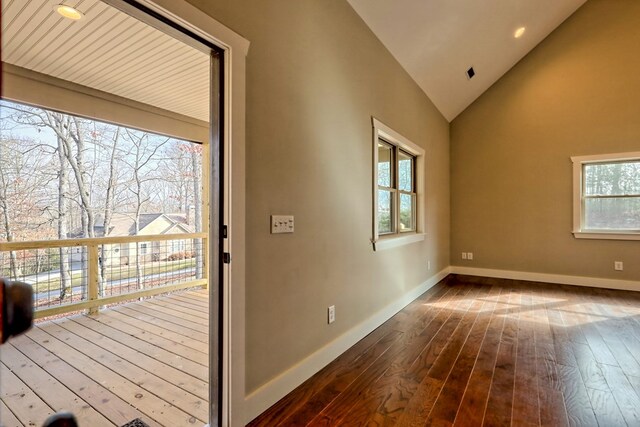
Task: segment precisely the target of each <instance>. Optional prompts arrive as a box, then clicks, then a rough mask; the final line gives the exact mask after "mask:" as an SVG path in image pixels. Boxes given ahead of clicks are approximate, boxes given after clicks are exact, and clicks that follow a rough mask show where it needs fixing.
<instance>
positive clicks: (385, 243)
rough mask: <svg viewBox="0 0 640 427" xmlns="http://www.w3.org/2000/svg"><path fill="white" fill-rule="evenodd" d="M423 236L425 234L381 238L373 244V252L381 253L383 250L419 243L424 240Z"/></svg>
mask: <svg viewBox="0 0 640 427" xmlns="http://www.w3.org/2000/svg"><path fill="white" fill-rule="evenodd" d="M424 236H425V233H413V234H408V235H406V236H390V237H381V238H380V239H379V240H378V241H376V242H373V250H374V251H382V250H385V249H391V248H397V247H398V246H404V245H408V244H410V243H415V242H421V241H423V240H424Z"/></svg>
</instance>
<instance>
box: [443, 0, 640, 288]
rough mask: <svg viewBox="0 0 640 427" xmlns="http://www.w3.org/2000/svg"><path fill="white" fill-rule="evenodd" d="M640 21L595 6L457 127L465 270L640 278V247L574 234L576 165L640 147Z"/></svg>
mask: <svg viewBox="0 0 640 427" xmlns="http://www.w3.org/2000/svg"><path fill="white" fill-rule="evenodd" d="M639 23H640V2H638V1H637V0H616V1H611V0H590V1H589V2H587V3H586V4H585V5H584V6H583V7H582V8H581V9H579V10H578V11H577V12H576V13H575V14H574V15H573V16H572V17H570V18H569V19H568V20H567V21H566V22H565V23H564V24H563V25H562V26H560V27H559V28H558V29H557V30H556V31H555V32H553V33H552V34H551V35H550V36H549V37H548V38H547V39H546V40H544V41H543V42H542V43H541V44H540V45H539V46H538V47H537V48H536V49H535V50H533V51H532V52H531V53H530V54H529V55H528V56H526V57H525V58H524V59H523V60H522V61H520V63H519V64H517V65H516V66H515V67H514V68H513V69H512V70H511V71H509V72H508V73H507V74H506V75H505V76H504V77H503V78H502V79H501V80H499V81H498V82H497V83H496V84H494V85H493V87H491V89H489V90H488V91H487V92H486V93H485V94H484V95H482V96H481V97H480V98H479V99H478V100H477V101H476V102H475V103H474V104H472V105H471V106H470V107H469V108H468V109H467V110H466V111H464V112H463V113H462V114H461V115H460V116H458V117H457V118H456V119H455V120H454V121H453V122H452V124H451V192H452V199H451V201H452V204H451V210H452V216H451V218H452V223H451V230H452V232H451V253H452V256H451V257H452V263H453V264H454V265H460V266H466V267H483V268H493V269H504V270H516V271H528V272H542V273H552V274H564V275H575V276H591V277H603V278H615V279H626V280H640V242H638V241H611V240H610V241H605V240H576V239H574V237H573V235H572V234H571V230H572V205H571V203H572V181H571V179H572V175H571V171H572V169H571V161H570V160H569V157H570V156H576V155H590V154H603V153H619V152H630V151H638V150H639V149H640V77H638V70H639V69H640V55H639V50H638V49H639V46H640V25H638V24H639ZM463 251H468V252H473V253H474V259H473V261H462V260H461V259H460V253H461V252H463ZM614 260H620V261H624V262H625V270H624V271H622V272H618V271H614V269H613V262H614Z"/></svg>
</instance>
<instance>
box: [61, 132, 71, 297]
mask: <svg viewBox="0 0 640 427" xmlns="http://www.w3.org/2000/svg"><path fill="white" fill-rule="evenodd" d="M58 160H59V162H60V169H59V171H58V239H66V238H67V235H68V233H69V230H68V229H67V225H68V222H67V216H68V215H69V199H70V196H69V172H68V170H67V165H66V160H67V158H66V156H65V147H64V142H63V141H62V138H60V137H59V136H58ZM59 255H60V300H61V301H62V300H64V299H65V297H66V296H67V293H68V292H69V291H71V286H72V284H71V273H70V271H69V248H68V247H63V248H60V249H59Z"/></svg>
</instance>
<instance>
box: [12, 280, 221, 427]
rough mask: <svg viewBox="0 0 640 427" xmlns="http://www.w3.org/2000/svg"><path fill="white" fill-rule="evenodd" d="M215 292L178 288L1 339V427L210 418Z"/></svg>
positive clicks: (154, 423) (182, 422)
mask: <svg viewBox="0 0 640 427" xmlns="http://www.w3.org/2000/svg"><path fill="white" fill-rule="evenodd" d="M208 307H209V303H208V293H207V291H206V290H197V291H187V292H179V293H174V294H172V295H170V296H165V297H156V298H152V299H148V300H145V301H143V302H134V303H129V304H126V305H122V306H117V307H112V308H110V309H105V310H103V311H101V312H100V313H99V314H98V315H96V316H74V317H69V318H65V319H61V320H55V321H49V322H44V323H41V324H39V325H37V326H36V327H34V328H33V329H31V330H30V331H29V332H28V333H27V334H26V335H24V336H20V337H16V338H15V339H12V340H11V341H9V342H8V343H5V344H3V345H2V347H0V361H1V363H0V425H2V426H4V427H21V426H41V425H42V423H43V421H44V420H45V419H46V418H47V417H48V416H49V415H50V414H52V413H55V412H57V411H60V410H67V411H71V412H73V413H74V414H75V415H76V417H77V418H78V422H79V425H80V426H92V427H99V426H100V427H101V426H114V425H115V426H121V425H123V424H125V423H128V422H129V421H131V420H133V419H135V418H141V419H142V420H143V421H145V422H146V423H147V424H149V425H150V426H156V427H157V426H161V425H163V426H171V427H174V426H193V425H200V426H201V425H204V424H205V420H207V418H208V393H209V391H208V372H209V370H208V340H209V335H208Z"/></svg>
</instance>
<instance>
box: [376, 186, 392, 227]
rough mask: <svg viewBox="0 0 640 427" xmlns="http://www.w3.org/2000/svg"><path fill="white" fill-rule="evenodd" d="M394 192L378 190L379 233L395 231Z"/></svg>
mask: <svg viewBox="0 0 640 427" xmlns="http://www.w3.org/2000/svg"><path fill="white" fill-rule="evenodd" d="M392 197H393V193H392V192H391V191H385V190H378V233H379V234H384V233H393V208H392V206H393V204H392Z"/></svg>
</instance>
